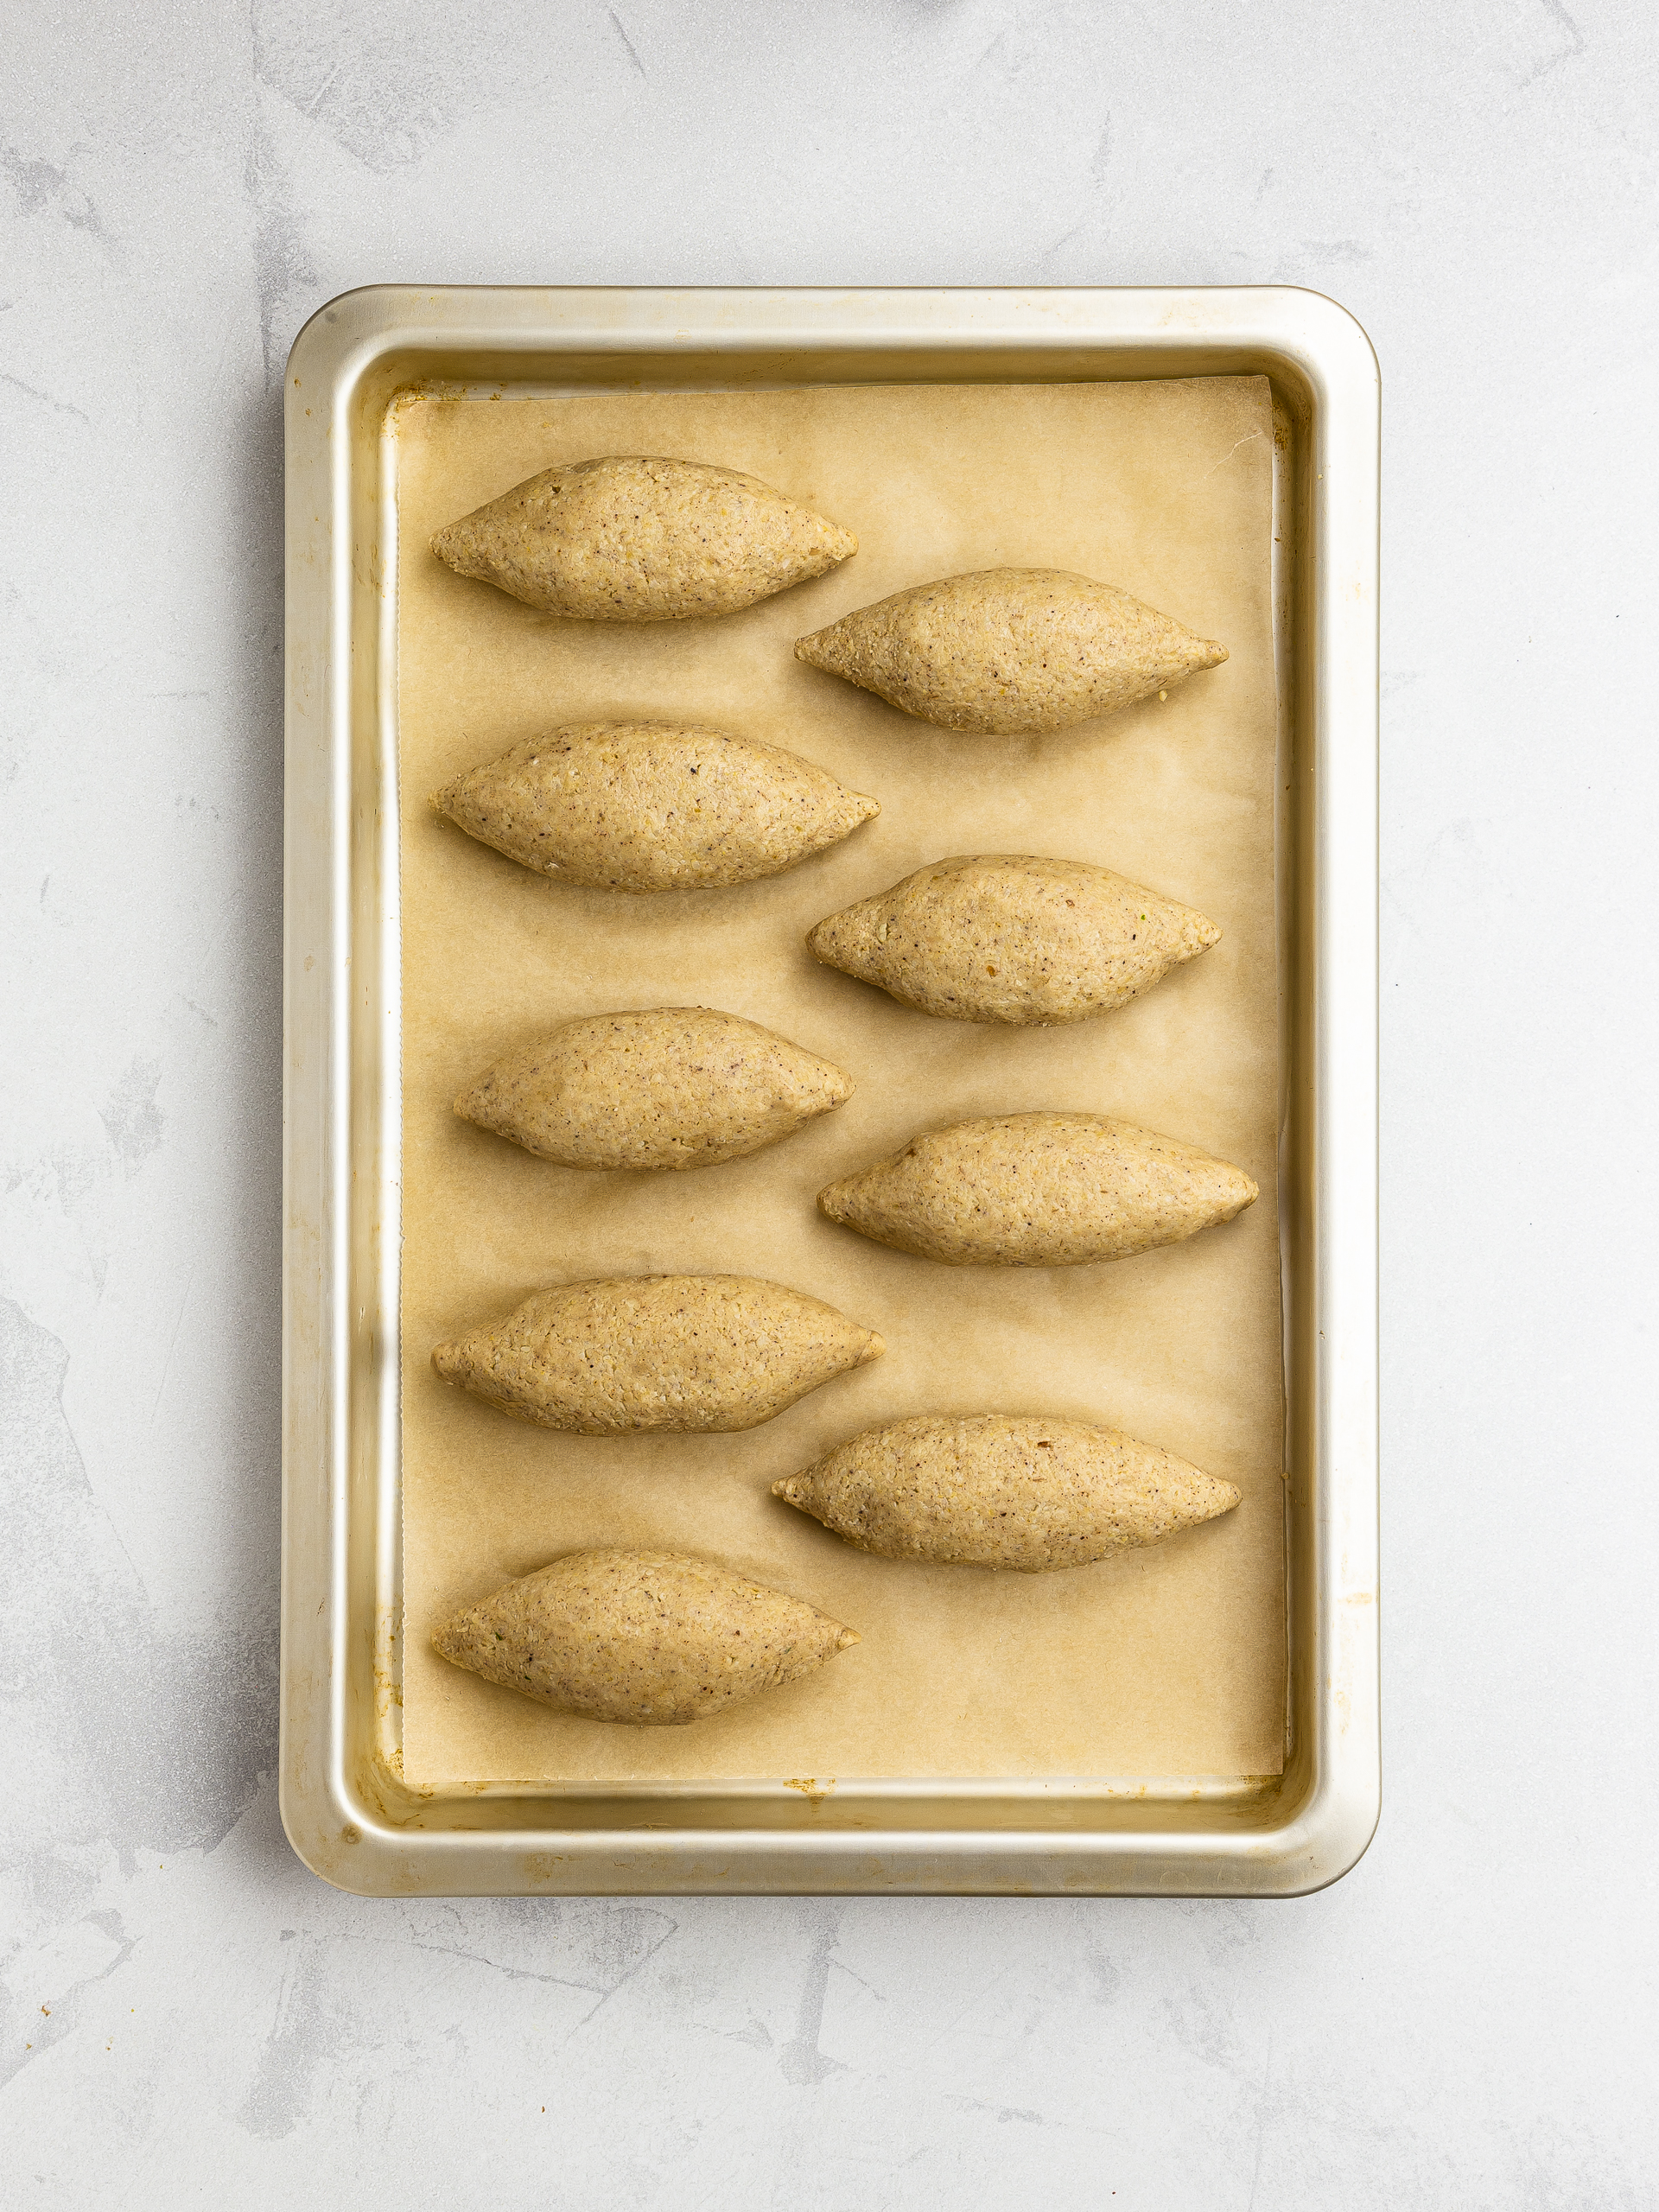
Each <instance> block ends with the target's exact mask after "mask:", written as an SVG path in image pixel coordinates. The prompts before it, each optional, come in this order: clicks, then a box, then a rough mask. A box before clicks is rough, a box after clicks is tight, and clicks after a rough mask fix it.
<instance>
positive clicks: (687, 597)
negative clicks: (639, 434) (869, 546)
mask: <svg viewBox="0 0 1659 2212" xmlns="http://www.w3.org/2000/svg"><path fill="white" fill-rule="evenodd" d="M432 550H433V551H434V552H435V554H436V555H437V556H438V558H439V560H441V561H443V562H447V563H448V565H449V567H450V568H452V569H455V570H456V571H457V573H458V574H460V575H463V576H476V577H478V578H480V580H481V581H482V582H485V583H490V584H495V585H497V586H498V587H499V588H500V589H501V590H502V591H505V592H508V593H510V594H512V597H513V598H514V599H521V600H523V601H524V604H525V605H526V606H527V607H537V608H539V609H540V611H541V612H542V613H545V614H563V615H567V616H571V617H574V618H575V619H576V620H580V621H584V622H681V621H684V620H686V619H687V617H688V616H690V615H696V614H734V613H737V612H738V610H739V609H740V608H741V607H753V604H754V602H755V601H756V600H759V599H769V598H770V597H771V596H772V594H773V593H774V592H779V591H787V590H788V588H790V586H791V584H798V583H804V582H806V580H807V579H808V577H810V576H821V575H823V573H824V571H825V570H826V569H833V568H835V567H836V564H837V563H840V562H842V561H844V560H846V559H847V558H848V557H849V555H851V554H854V553H856V552H857V550H858V540H857V539H856V538H855V537H854V536H853V533H852V532H851V531H849V530H842V529H841V528H840V527H839V525H838V524H835V523H833V522H829V521H826V519H825V518H824V517H823V515H820V514H814V512H812V510H811V508H810V507H804V506H803V505H801V504H800V502H799V501H798V499H790V498H789V497H788V495H787V494H786V493H783V492H779V491H774V490H773V488H772V486H771V485H770V484H763V483H762V482H761V481H760V478H759V477H758V476H745V475H744V474H742V473H741V470H738V469H735V468H718V467H715V466H714V465H713V464H712V463H710V462H709V461H664V460H659V459H657V458H655V457H654V456H651V455H644V456H631V455H624V454H609V455H607V456H606V457H605V458H604V459H602V460H599V461H577V462H575V464H574V465H572V466H571V467H565V468H545V469H543V471H542V473H541V474H540V475H539V476H531V477H530V478H528V479H527V480H525V481H524V483H522V484H515V485H514V486H513V487H512V490H511V491H510V492H504V493H502V494H501V496H500V498H499V499H492V500H491V501H490V502H489V504H488V505H487V506H482V507H479V508H477V509H475V510H474V512H473V513H471V514H469V515H463V516H462V517H461V520H460V521H459V522H452V523H451V524H449V526H448V529H447V530H441V531H439V532H438V534H437V536H436V537H435V538H434V539H433V540H432Z"/></svg>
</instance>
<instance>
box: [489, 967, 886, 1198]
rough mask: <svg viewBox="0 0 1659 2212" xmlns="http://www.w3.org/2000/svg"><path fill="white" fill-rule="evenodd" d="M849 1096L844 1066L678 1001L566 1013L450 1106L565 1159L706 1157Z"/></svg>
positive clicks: (682, 1162) (812, 1116)
mask: <svg viewBox="0 0 1659 2212" xmlns="http://www.w3.org/2000/svg"><path fill="white" fill-rule="evenodd" d="M852 1095H853V1085H852V1079H851V1077H849V1076H846V1075H843V1074H842V1071H841V1070H840V1069H839V1068H838V1067H836V1066H835V1065H832V1063H831V1062H829V1060H821V1059H820V1058H818V1056H817V1053H816V1052H806V1051H804V1050H803V1048H802V1047H801V1046H799V1045H791V1043H790V1041H789V1039H787V1038H786V1037H777V1036H774V1035H773V1034H772V1031H771V1030H770V1029H763V1028H762V1027H760V1023H759V1022H756V1021H745V1020H741V1018H740V1016H738V1015H737V1014H717V1013H715V1011H714V1010H713V1009H712V1008H711V1007H702V1006H678V1007H654V1008H652V1009H651V1010H650V1011H648V1012H645V1013H641V1014H593V1015H590V1016H589V1017H588V1018H587V1019H586V1020H581V1021H567V1022H566V1023H565V1024H564V1026H563V1028H560V1029H556V1030H555V1031H554V1032H553V1033H552V1035H551V1036H550V1037H543V1038H542V1039H540V1040H539V1041H538V1042H537V1043H536V1044H534V1045H526V1046H524V1048H523V1050H522V1051H520V1052H510V1053H509V1054H508V1055H507V1056H506V1058H505V1059H500V1060H498V1061H497V1062H496V1063H495V1065H494V1066H493V1068H491V1069H490V1070H489V1071H488V1072H487V1073H486V1074H484V1075H481V1076H480V1077H479V1079H478V1081H477V1082H476V1083H475V1084H472V1085H471V1086H470V1087H469V1088H468V1089H467V1090H463V1091H462V1093H461V1096H460V1097H459V1098H457V1099H456V1101H455V1111H456V1113H457V1114H459V1115H460V1116H461V1118H462V1119H463V1120H464V1121H468V1122H477V1124H478V1126H479V1127H480V1128H484V1129H493V1131H494V1132H495V1134H496V1135H498V1136H503V1137H510V1138H511V1139H512V1141H513V1143H514V1144H520V1145H523V1147H524V1150H525V1151H526V1152H533V1153H535V1154H537V1157H538V1158H539V1159H542V1160H557V1161H558V1162H559V1163H560V1165H561V1166H565V1167H591V1168H624V1167H636V1168H685V1167H713V1166H718V1165H719V1163H720V1162H721V1160H738V1159H741V1158H742V1157H743V1156H744V1155H745V1154H747V1153H751V1152H759V1151H760V1150H761V1149H762V1148H763V1147H765V1146H766V1145H769V1144H776V1143H777V1142H778V1141H779V1138H781V1137H786V1136H791V1135H793V1134H794V1132H795V1131H796V1130H797V1129H798V1128H801V1127H802V1126H803V1124H804V1123H805V1122H810V1121H813V1120H816V1118H817V1116H819V1115H820V1114H828V1113H829V1112H830V1111H831V1110H832V1109H834V1108H835V1107H837V1106H840V1105H842V1104H844V1103H846V1101H847V1100H848V1099H849V1098H850V1097H851V1096H852Z"/></svg>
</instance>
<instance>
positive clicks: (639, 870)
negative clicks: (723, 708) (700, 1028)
mask: <svg viewBox="0 0 1659 2212" xmlns="http://www.w3.org/2000/svg"><path fill="white" fill-rule="evenodd" d="M432 804H433V805H434V806H435V807H436V809H437V810H438V812H439V813H440V814H447V815H448V817H449V819H450V820H451V821H452V822H454V823H458V824H459V825H460V827H461V829H464V830H465V831H466V832H467V836H469V837H476V838H477V839H478V841H479V842H480V844H485V845H493V846H494V848H495V849H496V851H497V852H499V853H505V854H506V855H507V857H508V858H509V860H515V861H519V862H520V863H521V864H522V865H523V866H524V867H525V868H534V869H535V870H536V871H537V874H540V875H548V876H551V877H553V878H554V879H555V880H556V881H557V882H561V883H580V884H584V885H587V886H588V887H590V888H592V889H597V890H602V891H702V890H708V889H710V888H713V887H718V886H720V885H723V884H731V883H747V882H749V881H750V880H752V879H753V877H755V876H760V875H776V874H779V871H780V870H781V869H784V868H793V867H794V866H795V864H796V862H797V861H804V859H805V858H806V857H807V855H809V854H810V853H817V852H821V851H822V850H823V848H824V847H825V846H826V845H833V844H836V843H837V842H839V841H840V840H841V839H842V837H845V836H848V835H849V832H850V831H852V830H854V829H857V827H858V825H859V823H861V822H868V821H869V820H870V819H871V817H873V816H874V815H877V814H880V811H881V809H880V805H879V804H877V802H876V801H875V800H874V799H873V798H867V797H866V796H865V795H864V793H863V792H862V791H848V790H847V789H846V788H845V786H844V785H841V784H838V783H837V782H836V779H835V778H834V777H833V776H831V775H829V774H827V773H826V772H825V771H824V770H823V769H822V768H815V767H814V766H812V764H811V762H810V760H800V759H798V757H797V755H796V754H794V753H785V751H784V750H783V749H782V747H779V746H776V745H763V744H761V743H760V742H759V741H757V740H756V739H753V738H748V737H730V736H728V735H727V734H726V733H725V732H724V731H723V730H717V729H702V728H697V727H696V726H695V725H685V724H681V723H678V722H584V723H581V724H578V725H576V726H575V727H574V728H569V729H556V730H550V731H548V733H547V734H546V735H545V736H543V737H531V738H526V739H525V740H524V742H523V743H522V744H519V745H515V746H513V747H512V748H511V750H510V751H508V752H505V753H502V754H501V756H500V758H499V760H488V761H486V762H485V764H484V766H482V767H481V768H471V769H468V771H467V773H466V774H465V775H464V776H457V777H456V778H455V780H454V783H452V784H446V785H444V787H443V789H442V791H435V792H434V793H433V797H432Z"/></svg>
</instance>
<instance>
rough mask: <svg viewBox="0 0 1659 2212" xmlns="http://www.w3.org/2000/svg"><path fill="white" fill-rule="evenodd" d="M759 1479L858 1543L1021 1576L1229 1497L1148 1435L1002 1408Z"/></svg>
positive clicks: (887, 1435)
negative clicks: (1139, 1439) (1141, 1437)
mask: <svg viewBox="0 0 1659 2212" xmlns="http://www.w3.org/2000/svg"><path fill="white" fill-rule="evenodd" d="M772 1495H773V1497H781V1498H785V1499H786V1500H787V1501H788V1503H790V1504H791V1505H796V1506H798V1507H799V1508H800V1510H801V1511H802V1512H803V1513H810V1514H811V1515H812V1516H814V1518H815V1519H817V1520H819V1521H822V1522H823V1525H824V1527H825V1528H826V1529H834V1531H835V1532H836V1535H838V1536H844V1537H845V1538H846V1539H847V1541H848V1542H849V1544H856V1545H857V1546H858V1548H859V1549H860V1550H861V1551H867V1552H879V1553H880V1555H881V1556H882V1558H884V1559H918V1560H938V1561H940V1562H941V1563H943V1564H945V1565H948V1566H952V1567H1012V1568H1013V1569H1014V1570H1015V1572H1017V1573H1021V1574H1039V1573H1045V1572H1046V1570H1047V1569H1049V1568H1051V1567H1086V1566H1087V1565H1088V1564H1089V1563H1090V1561H1091V1560H1098V1559H1105V1558H1106V1557H1107V1556H1108V1555H1109V1554H1111V1553H1113V1552H1119V1551H1125V1550H1127V1549H1128V1548H1129V1547H1130V1546H1132V1545H1136V1544H1155V1543H1158V1542H1160V1541H1161V1540H1162V1539H1163V1538H1164V1537H1166V1536H1170V1535H1174V1534H1175V1532H1176V1530H1177V1529H1190V1528H1192V1527H1193V1526H1195V1525H1196V1523H1198V1522H1200V1521H1210V1520H1213V1519H1214V1517H1215V1516H1216V1515H1217V1514H1218V1513H1229V1512H1230V1511H1231V1510H1232V1509H1233V1507H1234V1506H1236V1504H1237V1503H1238V1496H1239V1494H1238V1492H1237V1491H1236V1490H1235V1489H1234V1487H1233V1485H1232V1484H1231V1483H1224V1482H1220V1481H1218V1480H1217V1478H1215V1477H1214V1476H1213V1475H1205V1474H1200V1473H1199V1471H1198V1469H1197V1468H1196V1467H1190V1466H1188V1465H1187V1464H1186V1462H1185V1460H1184V1459H1176V1458H1175V1457H1174V1456H1173V1454H1172V1453H1170V1452H1164V1451H1160V1449H1159V1447H1158V1446H1157V1445H1155V1444H1137V1443H1136V1442H1135V1439H1134V1438H1133V1437H1132V1436H1120V1435H1119V1434H1118V1433H1117V1432H1116V1430H1115V1429H1109V1428H1094V1427H1089V1426H1087V1425H1086V1424H1085V1423H1084V1422H1082V1421H1044V1420H1039V1419H1033V1418H1028V1417H1026V1416H1022V1415H1019V1414H973V1415H971V1416H969V1417H968V1418H966V1419H960V1418H959V1419H921V1420H916V1421H895V1422H894V1423H893V1426H892V1427H890V1428H873V1429H869V1430H867V1431H866V1433H864V1434H863V1435H862V1436H855V1437H854V1438H853V1439H852V1440H851V1442H850V1443H847V1444H842V1445H841V1446H838V1447H837V1448H836V1450H835V1451H833V1452H827V1453H826V1454H825V1456H824V1457H823V1459H820V1460H818V1461H817V1463H816V1464H815V1465H812V1466H810V1467H808V1468H806V1469H805V1470H804V1471H803V1472H802V1473H800V1474H798V1475H790V1476H788V1477H787V1478H785V1480H784V1481H782V1482H780V1483H774V1484H772Z"/></svg>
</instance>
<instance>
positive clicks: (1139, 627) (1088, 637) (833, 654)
mask: <svg viewBox="0 0 1659 2212" xmlns="http://www.w3.org/2000/svg"><path fill="white" fill-rule="evenodd" d="M795 652H796V654H797V656H798V658H800V659H802V660H804V661H810V663H811V664H812V666H813V667H814V668H822V669H824V670H826V671H828V672H829V674H830V675H831V676H842V677H845V678H846V679H847V681H848V683H856V684H859V685H861V687H862V688H863V689H864V690H866V691H874V692H875V693H876V694H877V695H878V696H880V697H881V698H883V699H885V700H886V701H887V703H888V704H889V705H890V706H893V707H897V708H899V709H900V710H901V711H902V712H903V713H905V714H906V715H915V716H916V717H917V718H918V721H925V722H933V723H936V724H937V725H938V727H939V728H941V729H956V730H968V731H977V732H980V733H982V734H991V735H1002V734H1014V733H1015V732H1020V731H1041V730H1055V729H1069V728H1071V725H1072V724H1073V723H1074V722H1082V721H1089V720H1090V718H1091V717H1092V716H1095V715H1115V714H1116V712H1117V711H1118V709H1119V708H1120V707H1128V706H1132V705H1133V704H1134V703H1135V701H1136V700H1137V699H1147V698H1150V697H1151V696H1152V694H1153V693H1154V691H1167V690H1171V689H1172V688H1173V686H1174V685H1175V684H1177V683H1183V682H1184V681H1185V678H1186V677H1189V676H1192V675H1194V674H1196V673H1197V671H1198V670H1199V669H1204V668H1214V667H1215V666H1216V665H1217V663H1218V662H1221V661H1224V660H1225V659H1226V658H1227V648H1226V647H1225V645H1216V644H1214V643H1213V642H1212V641H1211V639H1206V638H1200V637H1198V635H1197V634H1196V632H1193V631H1192V630H1189V629H1186V628H1185V626H1183V625H1182V624H1181V623H1179V622H1177V621H1176V620H1174V619H1173V616H1171V615H1168V614H1160V613H1159V612H1158V610H1157V608H1156V607H1147V606H1144V605H1143V604H1142V603H1141V601H1140V600H1138V599H1132V598H1131V597H1130V596H1129V594H1128V592H1126V591H1119V590H1118V589H1117V588H1116V585H1114V584H1102V583H1096V582H1095V581H1094V580H1093V578H1092V577H1090V576H1077V575H1071V573H1070V572H1069V571H1068V570H1067V569H980V570H978V571H977V572H976V573H975V574H974V575H966V576H946V577H944V578H943V579H942V580H941V581H940V582H938V583H931V584H917V585H915V586H913V587H912V588H911V589H910V590H909V591H900V592H895V593H894V594H893V597H892V598H891V599H883V600H879V601H877V602H876V604H875V605H874V607H858V608H856V609H855V611H854V612H853V613H851V614H843V615H842V618H841V620H840V621H839V622H832V623H831V624H830V625H829V627H828V628H827V629H824V630H818V631H816V632H814V633H813V635H812V636H810V638H802V639H799V640H798V642H797V644H796V647H795Z"/></svg>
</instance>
